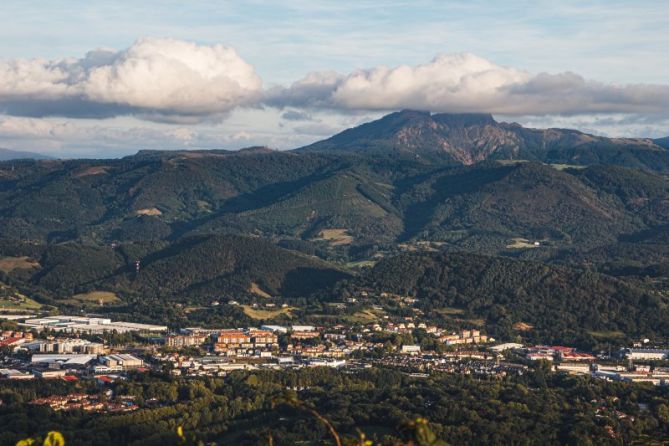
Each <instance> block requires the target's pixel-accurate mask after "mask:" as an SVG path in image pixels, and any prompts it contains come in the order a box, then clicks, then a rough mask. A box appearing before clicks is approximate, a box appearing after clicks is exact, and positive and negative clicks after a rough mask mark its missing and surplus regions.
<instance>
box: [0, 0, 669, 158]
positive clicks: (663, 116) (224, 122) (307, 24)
mask: <svg viewBox="0 0 669 446" xmlns="http://www.w3.org/2000/svg"><path fill="white" fill-rule="evenodd" d="M143 38H153V39H171V40H169V41H168V40H157V41H152V42H153V43H152V44H150V45H149V44H145V45H140V46H139V47H137V46H136V45H137V42H138V41H139V40H140V39H143ZM180 41H184V42H188V43H191V44H193V45H194V46H192V47H187V48H186V47H184V48H185V49H179V50H178V57H180V58H181V59H179V61H180V63H181V62H184V63H186V65H188V64H190V63H191V59H190V58H188V56H184V55H183V51H187V50H188V48H193V51H195V52H197V51H200V50H201V49H202V57H205V58H206V57H219V60H218V62H217V63H219V65H217V66H218V67H219V68H217V69H219V70H220V73H223V74H225V73H227V70H228V68H227V66H225V63H228V62H226V61H228V59H229V58H230V57H231V56H229V55H226V54H227V53H222V52H221V51H213V52H208V50H207V49H208V48H213V47H215V46H216V45H223V46H225V47H226V48H228V49H234V50H235V51H236V55H237V57H238V59H239V60H237V59H235V60H234V61H233V63H234V66H233V67H232V68H231V70H232V72H234V73H236V74H234V75H231V76H232V78H233V80H234V81H235V82H242V83H243V82H247V81H249V82H251V81H252V83H253V82H255V81H257V82H259V83H258V84H257V85H256V84H253V86H252V87H250V88H245V89H243V90H244V91H243V92H242V91H241V90H239V89H237V90H235V89H231V88H230V87H229V85H228V84H229V83H226V84H225V85H223V84H214V83H207V84H206V87H204V86H200V85H198V84H196V83H195V84H193V85H191V86H188V85H186V86H184V85H183V82H179V85H177V86H174V91H173V93H174V95H176V96H180V97H183V94H182V93H183V91H182V90H179V89H180V88H181V89H183V88H186V90H185V91H187V93H188V92H193V91H197V89H198V88H200V87H203V88H210V89H213V90H214V91H217V94H218V95H219V96H218V98H219V99H221V100H222V102H223V103H225V105H224V106H220V107H219V106H217V105H216V104H211V103H209V102H208V101H207V98H204V99H203V101H204V103H202V104H199V103H195V102H193V101H194V100H191V99H189V102H188V103H187V104H182V103H178V102H175V101H168V102H167V103H163V102H162V101H158V100H157V99H155V98H147V97H141V98H138V97H137V96H136V95H134V96H132V95H130V93H128V91H122V92H121V91H116V90H114V91H110V92H105V91H100V89H101V88H104V86H101V85H98V84H96V85H95V86H94V87H91V85H90V79H88V78H87V80H86V85H83V84H81V85H79V84H77V85H76V88H77V89H76V91H75V92H74V93H73V92H72V91H70V92H68V93H62V92H60V90H59V89H58V88H57V87H59V86H58V85H56V86H55V87H54V85H51V86H50V88H51V89H48V90H47V89H44V88H41V87H36V86H35V85H37V84H39V82H43V78H35V79H34V80H35V81H34V82H31V83H30V85H28V83H26V85H27V86H26V85H23V87H22V88H23V90H21V91H22V93H21V94H22V96H20V95H19V94H18V93H15V91H16V80H15V79H13V80H12V79H10V80H11V81H12V82H8V84H7V86H6V87H5V90H4V93H3V90H2V86H1V85H0V112H4V114H3V115H0V147H10V148H14V149H22V148H23V149H29V150H40V151H45V152H50V153H53V154H57V155H61V156H119V155H123V154H127V153H133V152H134V151H136V150H137V149H139V148H143V147H151V148H160V147H164V148H188V147H212V148H213V147H216V148H219V147H223V148H238V147H243V146H246V145H251V144H267V145H271V146H273V147H278V148H282V149H283V148H290V147H294V146H297V145H300V144H304V143H308V142H310V141H313V140H317V139H320V138H322V137H323V136H325V135H327V134H329V133H330V132H334V131H338V130H341V129H343V128H345V127H347V126H350V125H355V124H357V123H359V122H362V121H364V120H366V119H371V118H374V117H377V116H379V115H381V114H383V113H385V112H386V111H388V110H392V109H393V108H394V107H396V106H397V107H401V106H403V105H410V106H413V105H415V106H419V107H421V106H422V107H428V106H429V107H430V108H435V109H438V110H435V111H449V110H451V109H453V111H463V110H464V111H469V110H471V111H482V110H481V109H482V108H486V107H487V108H491V110H490V111H493V112H494V113H495V116H496V117H498V118H499V119H505V120H510V119H512V120H516V121H519V122H521V123H525V124H531V125H537V126H542V125H561V126H562V125H564V126H574V127H578V128H581V129H583V130H586V131H592V132H596V133H601V134H608V135H612V136H641V135H643V136H659V135H663V134H669V118H668V116H669V104H667V103H666V101H665V94H666V91H667V90H666V88H667V85H668V84H669V64H668V63H666V57H667V56H666V55H667V54H669V4H667V2H666V1H659V0H658V1H616V0H609V1H589V2H577V1H561V2H554V1H553V2H549V1H507V2H499V1H421V0H417V1H392V0H390V1H382V2H381V1H365V0H358V1H355V2H353V1H337V2H334V1H332V2H331V1H322V0H312V1H306V0H304V1H303V0H296V1H291V0H287V1H282V2H269V1H234V2H232V1H230V2H227V1H193V2H177V1H165V0H162V1H137V0H136V1H125V0H116V1H114V2H101V1H91V0H88V1H64V0H61V1H57V0H54V1H30V2H26V1H18V0H5V1H3V8H2V9H0V59H1V60H3V61H5V63H6V65H7V66H9V67H12V68H11V70H9V71H8V70H5V71H4V73H5V77H10V76H11V75H12V74H7V73H10V72H11V73H13V75H14V76H23V77H25V78H30V76H37V75H38V74H40V73H41V74H40V75H42V74H43V73H42V72H43V71H44V70H42V69H41V68H40V67H38V66H37V65H35V64H32V65H31V67H29V68H25V67H24V66H23V65H24V64H18V65H17V61H18V60H24V59H33V58H40V59H43V60H44V61H45V62H44V63H45V64H48V63H49V62H48V61H53V63H52V64H51V65H48V69H49V70H52V69H53V67H54V64H56V63H60V62H62V60H63V59H65V60H72V61H76V60H82V58H84V56H85V55H86V53H88V52H90V51H92V50H96V49H100V48H102V49H106V50H108V52H109V54H110V56H109V57H112V56H111V55H112V53H118V55H119V57H118V58H126V59H132V57H135V56H133V55H134V54H135V53H138V52H139V53H141V54H142V56H139V57H140V58H141V57H147V58H148V60H150V61H153V60H154V59H153V58H152V55H151V54H150V51H152V50H155V51H158V52H161V54H162V53H165V54H168V56H169V57H173V56H174V54H176V53H175V51H177V50H175V49H174V48H175V45H176V47H179V44H178V43H174V42H180ZM179 48H180V47H179ZM209 53H211V55H209ZM462 53H467V54H471V55H473V56H475V57H476V59H474V58H456V57H455V56H453V57H451V56H452V55H457V54H462ZM129 54H130V55H129ZM147 54H148V55H147ZM439 54H443V55H448V58H446V59H444V60H439V61H438V62H435V57H436V56H437V55H439ZM174 57H177V56H174ZM184 58H185V59H184ZM482 61H487V62H489V63H490V64H492V65H490V66H489V65H487V64H486V63H487V62H486V63H484V62H482ZM458 64H461V65H462V67H463V68H462V70H464V71H462V73H464V74H462V76H470V75H474V76H475V78H476V79H479V80H478V82H483V81H481V80H480V76H481V73H482V71H481V70H487V71H486V72H491V73H492V75H494V76H493V77H494V78H493V79H490V78H489V77H490V76H488V77H486V80H485V83H483V84H481V85H479V84H476V85H475V86H474V87H475V88H472V89H467V88H464V87H463V86H462V79H464V78H459V79H460V80H459V82H460V83H458V84H457V88H458V89H459V90H458V94H457V95H444V94H442V93H443V91H444V90H448V89H453V88H455V85H456V84H453V83H452V82H454V81H452V80H451V79H450V77H449V75H448V73H446V72H445V70H456V71H457V70H459V65H458ZM247 65H248V66H249V67H250V69H252V70H253V75H250V74H248V73H246V71H248V70H247V69H246V66H247ZM405 65H406V66H407V67H408V68H407V69H408V70H409V71H408V73H409V74H406V73H403V72H391V73H386V72H385V71H383V70H382V69H381V68H380V67H383V66H387V67H389V68H390V69H393V68H395V67H398V66H405ZM17 66H19V68H16V67H17ZM82 66H85V67H87V65H85V64H83V65H82V63H77V64H76V70H79V71H76V73H77V76H79V72H80V71H81V70H82V68H81V67H82ZM481 66H483V68H481ZM161 67H163V71H164V72H167V71H171V70H170V69H169V67H170V66H169V65H161ZM419 67H423V68H422V69H421V68H419ZM105 68H109V70H108V74H109V73H111V74H109V76H112V77H110V78H109V79H107V81H108V82H107V83H106V84H104V85H107V86H110V85H111V87H109V88H111V89H112V90H113V89H114V88H116V84H114V82H120V83H124V82H126V79H125V78H121V77H118V76H120V75H119V74H118V72H119V71H120V69H119V68H118V67H117V66H116V65H111V66H110V67H105ZM68 69H70V68H68ZM85 69H87V68H85ZM122 69H127V65H124V66H123V67H122ZM361 69H363V70H366V72H365V74H364V75H363V76H360V75H356V73H357V71H356V70H361ZM240 70H241V71H240ZM472 70H474V71H472ZM36 72H39V73H38V74H35V73H36ZM324 72H335V73H337V75H338V76H339V77H338V78H337V79H336V80H332V79H329V80H325V76H324V75H323V73H324ZM425 72H428V73H429V74H428V75H426V74H424V73H425ZM567 72H571V73H575V74H576V75H577V76H578V78H573V79H571V78H569V79H567V78H566V77H565V76H562V74H563V73H567ZM2 73H3V71H2V67H1V66H0V84H1V83H2V81H3V79H2ZM314 73H320V74H319V75H318V76H316V77H317V80H318V83H319V85H321V86H323V85H325V87H323V88H324V90H323V91H321V90H319V95H320V96H318V97H314V98H312V97H309V98H304V95H306V94H311V93H310V92H311V91H312V90H309V89H308V90H305V89H304V88H303V85H302V84H300V85H297V86H295V85H293V83H295V82H298V81H301V80H304V79H306V78H309V76H310V74H314ZM541 73H548V74H549V75H550V76H551V77H549V78H548V79H547V81H546V79H544V78H537V77H536V76H537V75H540V74H541ZM66 74H67V77H68V81H67V82H71V78H72V72H68V73H66ZM195 74H197V73H195ZM200 74H202V73H201V72H200ZM405 74H406V76H409V78H406V76H405ZM88 75H89V74H86V76H88ZM492 75H491V76H492ZM113 76H116V77H113ZM133 76H135V77H133V78H132V81H133V82H135V81H137V82H140V80H138V79H137V77H136V73H135V75H133ZM151 76H162V74H161V71H154V72H153V74H151ZM425 76H428V78H425ZM313 77H314V76H311V79H313ZM399 77H401V78H402V81H401V83H400V84H398V82H399V81H398V80H397V79H398V78H399ZM432 77H437V78H440V79H442V80H441V82H442V83H443V85H441V87H442V88H441V89H438V88H437V89H435V88H434V86H433V85H431V82H430V79H431V78H432ZM196 78H197V79H199V78H198V77H197V76H195V77H193V79H194V81H193V82H196ZM31 79H32V78H31ZM378 79H381V81H380V82H382V85H375V84H374V82H377V80H378ZM467 79H471V78H470V77H467ZM538 80H540V81H541V82H538ZM37 81H39V82H37ZM144 81H145V82H148V83H154V81H155V79H153V78H151V77H149V78H147V79H146V80H144ZM76 82H79V81H76ZM159 82H163V83H164V85H167V86H168V87H167V91H172V90H170V88H171V87H170V85H172V84H170V82H171V80H170V79H160V80H159ZM175 82H176V81H175ZM360 82H364V84H365V85H364V89H363V90H360V89H359V85H360ZM565 82H567V84H568V86H567V87H561V88H569V91H570V92H572V93H573V95H574V99H573V100H570V101H563V102H564V103H563V104H561V105H559V106H558V105H555V106H546V102H548V101H552V100H553V98H555V100H556V101H557V102H559V101H560V100H562V99H563V97H562V96H563V94H559V95H556V96H550V94H554V93H551V92H550V91H549V90H551V89H554V88H555V87H554V86H555V84H556V83H559V84H560V85H562V84H564V83H565ZM388 84H390V88H389V89H388V91H389V92H398V93H397V95H399V96H402V95H403V96H402V97H403V98H404V99H403V100H394V98H391V97H386V96H384V91H381V86H383V87H384V88H385V87H386V86H387V85H388ZM640 84H643V85H645V87H644V88H643V89H641V88H638V85H640ZM39 85H41V84H39ZM139 85H141V83H140V84H139ZM291 85H292V87H291ZM309 85H311V84H309ZM467 85H470V81H467ZM517 85H520V86H521V87H522V88H523V89H525V91H527V88H529V87H528V86H531V87H532V88H537V87H536V86H537V85H540V86H541V87H540V88H544V89H545V91H542V93H541V95H540V96H537V95H536V94H533V96H532V97H530V98H529V99H528V104H530V105H528V106H527V107H524V108H523V107H520V108H518V107H516V108H512V107H510V106H508V104H503V102H504V101H518V100H519V97H518V96H513V95H511V96H499V95H495V96H494V97H485V98H478V99H477V101H475V102H472V101H469V99H468V96H466V95H470V96H472V95H476V94H477V93H478V92H479V91H489V92H490V94H491V95H492V94H493V93H494V91H495V89H499V88H505V89H513V90H514V91H517V90H518V88H516V86H517ZM68 86H69V87H72V85H70V84H68ZM437 86H439V84H438V83H437ZM510 86H512V87H510ZM190 87H192V89H191V90H189V88H190ZM353 87H355V88H353ZM91 88H93V89H94V90H95V91H94V92H93V93H91ZM133 88H134V87H133ZM219 88H220V90H218V89H219ZM352 88H353V89H352ZM272 89H274V90H272ZM276 89H279V90H281V91H280V92H278V93H277V92H276ZM56 90H58V91H56ZM82 91H85V96H86V97H85V100H82V101H79V102H77V103H76V104H72V98H73V97H74V96H73V95H77V96H76V97H77V98H80V97H81V95H84V93H82ZM269 91H272V93H271V94H270V95H269V96H271V100H264V99H262V98H261V96H262V97H265V96H267V95H268V92H269ZM347 92H348V95H347ZM440 92H441V93H440ZM56 93H58V94H61V96H59V97H58V98H55V96H54V95H55V94H56ZM3 94H4V96H3ZM65 94H66V95H69V96H62V95H65ZM188 94H189V95H191V94H190V93H188ZM389 94H390V93H388V95H389ZM296 95H300V98H301V99H300V100H299V101H297V100H295V97H296ZM577 95H578V96H579V97H585V98H589V99H580V100H576V99H575V97H576V96H577ZM191 96H192V95H191ZM602 96H606V99H605V100H602ZM189 97H190V96H189ZM419 97H423V98H424V100H423V101H422V102H421V100H418V99H415V98H419ZM524 97H525V96H522V98H524ZM288 98H290V99H288ZM360 98H363V99H364V100H361V99H360ZM64 100H67V106H65V105H63V104H60V103H57V104H56V102H54V101H64ZM588 100H591V101H593V103H592V104H589V103H587V101H588ZM44 101H48V103H46V105H47V106H48V107H45V102H44ZM597 101H600V102H597ZM645 101H646V102H649V103H648V104H646V103H645ZM567 102H569V103H567ZM614 103H615V104H614ZM621 103H624V105H620V104H621ZM54 104H56V105H57V106H56V105H54ZM50 107H53V108H54V110H55V111H53V113H37V112H36V110H44V109H45V108H50ZM73 108H77V111H76V113H74V112H72V110H73ZM26 110H29V111H26ZM90 110H98V111H99V110H103V113H102V114H103V115H104V118H101V116H100V114H99V113H97V112H96V113H95V114H94V113H87V111H90ZM286 111H293V112H295V111H299V112H300V113H301V115H302V116H304V117H305V119H304V120H302V121H300V120H294V119H284V118H282V115H283V114H284V113H285V112H286Z"/></svg>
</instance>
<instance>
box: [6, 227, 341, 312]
mask: <svg viewBox="0 0 669 446" xmlns="http://www.w3.org/2000/svg"><path fill="white" fill-rule="evenodd" d="M24 256H25V257H28V258H29V259H32V260H33V262H36V265H37V266H36V267H35V268H30V269H15V270H12V271H9V272H7V273H5V274H6V275H7V276H8V277H9V278H10V279H11V280H12V282H14V283H16V284H23V285H24V286H26V287H29V288H30V289H32V290H40V291H39V292H40V293H43V294H44V295H46V296H50V297H52V298H55V299H56V302H57V300H58V299H62V298H68V297H70V296H72V295H74V294H77V293H84V292H88V291H92V290H105V291H114V292H118V293H121V295H124V296H133V295H138V296H144V297H164V298H170V299H171V300H176V301H189V300H195V301H198V300H203V299H212V298H221V297H226V296H229V297H235V295H237V294H240V293H242V294H243V293H247V292H248V290H249V288H250V286H251V284H253V283H255V284H257V285H258V286H259V287H260V288H261V289H263V290H265V291H267V292H269V293H271V294H276V295H285V296H306V295H308V294H310V293H312V292H313V291H315V290H318V289H321V287H323V286H327V284H332V283H334V282H335V281H337V280H340V279H343V278H347V277H349V275H348V273H345V272H342V271H340V270H338V269H336V268H334V267H332V266H331V265H329V264H327V263H325V262H323V261H321V260H319V259H316V258H313V257H308V256H305V255H303V254H299V253H296V252H293V251H288V250H286V249H282V248H279V247H277V246H274V245H272V244H271V243H268V242H266V241H263V240H260V239H253V238H246V237H237V236H198V237H186V238H183V239H181V240H179V241H177V242H174V243H165V242H157V243H130V244H122V245H119V246H116V247H110V246H87V245H81V244H75V243H67V244H60V245H39V244H34V243H17V242H11V241H2V242H0V258H4V259H7V258H10V259H14V258H21V257H24ZM136 260H139V261H140V271H139V273H137V272H136V271H135V261H136Z"/></svg>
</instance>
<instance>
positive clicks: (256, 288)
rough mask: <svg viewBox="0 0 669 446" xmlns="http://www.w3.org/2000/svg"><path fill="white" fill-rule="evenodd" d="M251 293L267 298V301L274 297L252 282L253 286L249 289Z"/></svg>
mask: <svg viewBox="0 0 669 446" xmlns="http://www.w3.org/2000/svg"><path fill="white" fill-rule="evenodd" d="M249 292H250V293H253V294H255V295H257V296H260V297H264V298H267V299H269V298H271V297H272V295H271V294H269V293H268V292H266V291H263V289H262V288H260V287H259V286H258V284H257V283H255V282H251V286H250V287H249Z"/></svg>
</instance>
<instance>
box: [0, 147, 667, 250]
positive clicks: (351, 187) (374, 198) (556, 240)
mask: <svg viewBox="0 0 669 446" xmlns="http://www.w3.org/2000/svg"><path fill="white" fill-rule="evenodd" d="M667 224H669V180H667V178H666V177H664V176H662V175H658V174H654V173H650V172H647V171H643V170H637V169H628V168H622V167H615V166H601V165H598V166H590V167H587V168H569V167H568V166H567V167H565V166H558V165H548V164H543V163H538V162H515V161H514V162H493V161H486V162H483V163H478V164H475V165H472V166H444V165H434V164H426V163H423V162H421V161H419V160H406V159H401V158H393V157H388V156H365V155H356V154H343V155H336V154H315V153H306V154H305V153H292V152H290V153H286V152H275V151H267V149H252V150H250V151H246V152H242V153H230V152H220V151H213V152H207V151H200V152H192V153H191V152H142V153H140V154H138V155H137V156H133V157H128V158H124V159H121V160H70V161H20V162H13V163H11V164H9V163H0V238H5V239H13V240H24V241H25V240H35V241H40V242H48V243H61V242H68V241H76V242H83V243H92V244H97V243H102V244H109V243H112V242H126V241H146V240H176V239H179V238H181V237H184V236H191V235H196V234H218V233H233V234H240V235H254V236H261V237H263V238H266V239H268V240H271V241H274V242H280V243H288V244H291V243H292V245H291V246H297V245H298V244H302V246H303V248H304V250H305V251H306V252H312V253H313V252H325V254H326V256H327V255H330V254H332V255H335V256H337V257H348V258H355V257H356V256H358V257H359V256H360V254H359V253H371V254H373V252H374V251H375V250H378V249H386V248H388V247H390V248H392V246H393V245H395V244H397V243H404V242H408V243H414V242H418V241H421V240H430V241H435V242H441V243H444V244H446V245H448V246H449V247H451V248H453V249H458V250H471V251H478V252H485V253H494V254H498V253H507V254H513V255H532V256H538V257H539V258H550V257H552V256H553V255H554V253H555V251H557V250H571V249H575V248H579V249H581V248H583V249H592V248H595V247H600V246H603V245H610V244H614V243H617V242H618V241H620V240H621V238H625V237H626V238H628V239H629V238H630V237H636V236H637V234H641V233H645V232H647V231H653V230H655V229H656V228H661V227H664V226H666V225H667ZM532 240H539V241H541V243H542V247H541V249H535V250H533V251H532V252H530V250H529V249H528V246H531V243H530V242H531V241H532ZM528 241H529V242H528ZM528 243H530V244H529V245H528ZM330 251H331V253H330V254H328V252H330ZM363 255H367V254H363Z"/></svg>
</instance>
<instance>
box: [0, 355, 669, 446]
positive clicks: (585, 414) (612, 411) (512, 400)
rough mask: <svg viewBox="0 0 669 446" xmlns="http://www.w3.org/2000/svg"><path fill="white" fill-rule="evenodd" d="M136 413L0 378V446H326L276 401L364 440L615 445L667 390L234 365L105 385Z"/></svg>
mask: <svg viewBox="0 0 669 446" xmlns="http://www.w3.org/2000/svg"><path fill="white" fill-rule="evenodd" d="M113 390H114V392H115V394H116V395H133V396H135V397H136V401H137V402H138V403H140V404H141V405H143V406H144V408H142V409H140V410H138V411H136V412H132V413H126V414H118V415H96V414H89V413H83V412H77V411H75V412H69V413H64V412H53V411H52V410H51V409H49V408H47V407H42V406H33V405H29V404H26V403H27V402H28V401H29V400H31V399H32V398H34V397H35V396H44V395H50V394H54V393H58V394H65V393H68V392H73V391H84V392H98V393H100V392H102V389H99V388H94V387H92V386H91V385H89V384H87V383H79V384H74V385H72V384H64V383H47V384H44V383H39V385H36V384H35V383H31V382H22V383H12V384H8V383H0V398H2V400H3V404H2V405H1V406H0V425H1V426H3V429H2V432H0V444H13V442H14V441H16V440H17V439H19V438H26V437H28V436H31V435H35V434H36V433H41V432H46V431H48V430H58V431H60V432H62V433H63V434H64V436H65V438H67V441H68V443H67V444H68V445H93V444H95V445H112V444H127V445H169V444H178V441H179V439H178V437H177V436H176V435H175V432H176V429H177V427H178V426H183V428H184V430H185V432H186V433H191V434H193V435H195V436H196V437H198V438H200V439H201V440H203V441H205V442H216V443H217V444H219V445H225V444H237V445H259V444H260V445H264V444H267V439H268V436H269V434H270V432H271V436H272V438H273V441H274V444H275V445H292V444H297V443H301V442H302V443H309V444H319V443H321V442H325V443H326V444H327V441H328V438H329V434H328V432H327V430H326V427H325V426H324V425H323V424H321V423H319V422H318V421H317V420H315V419H314V418H313V417H312V416H311V415H309V413H307V412H306V411H304V410H301V409H300V408H299V407H297V406H296V405H295V404H286V401H299V402H300V404H301V405H302V406H303V407H308V408H312V409H316V410H317V412H318V413H319V414H320V415H322V416H324V417H326V418H327V419H328V420H330V421H331V422H332V424H333V426H334V427H335V429H336V430H337V431H338V432H339V433H340V434H341V435H342V436H345V437H346V436H348V437H349V438H352V437H358V436H359V433H358V431H361V432H364V433H365V436H366V438H368V439H372V440H373V441H374V442H375V444H377V443H381V444H390V443H391V442H393V441H398V440H400V439H402V438H405V437H404V435H405V434H404V433H403V432H402V430H401V429H400V428H401V426H404V425H406V423H408V422H410V421H412V420H414V419H416V418H417V417H424V418H427V419H428V420H429V421H430V427H431V429H432V430H433V431H434V433H435V434H436V435H437V436H438V437H439V438H441V439H443V440H445V441H447V442H448V443H450V444H457V445H508V444H536V442H537V440H538V439H541V442H542V444H545V445H558V444H559V445H564V444H568V445H589V444H591V445H621V444H631V443H633V442H634V441H641V442H643V441H645V440H648V439H650V438H652V439H655V440H657V441H660V440H663V439H665V440H666V439H668V438H669V406H668V405H667V398H668V397H669V394H668V393H667V390H666V389H665V388H662V387H657V388H656V387H653V386H643V385H626V384H615V383H607V382H604V381H592V380H590V379H585V378H573V377H568V376H562V375H554V374H551V373H548V372H547V371H546V369H545V368H544V367H543V366H541V365H539V366H538V367H537V369H535V370H533V371H531V372H530V373H528V374H526V375H525V376H520V377H516V378H506V379H502V380H495V379H490V380H485V379H484V380H478V379H473V378H470V377H467V376H459V375H457V376H456V375H448V374H434V375H432V376H430V377H429V378H411V377H409V376H408V375H406V374H403V373H400V372H397V371H392V370H386V369H375V370H366V371H360V372H355V373H351V372H341V371H337V370H332V369H327V368H316V369H307V370H300V371H281V372H274V371H256V372H253V373H250V372H243V373H242V372H235V373H233V374H231V375H229V376H228V377H227V378H206V379H198V380H183V379H172V378H168V377H167V375H165V376H162V375H142V376H135V377H133V379H132V380H129V381H119V382H117V383H116V384H114V385H113Z"/></svg>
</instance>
